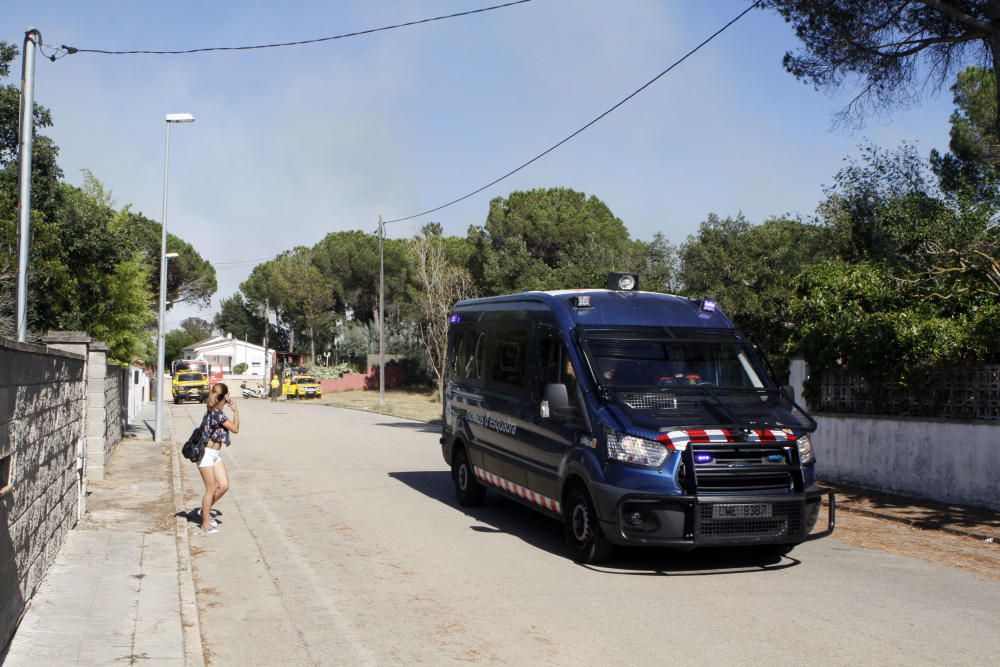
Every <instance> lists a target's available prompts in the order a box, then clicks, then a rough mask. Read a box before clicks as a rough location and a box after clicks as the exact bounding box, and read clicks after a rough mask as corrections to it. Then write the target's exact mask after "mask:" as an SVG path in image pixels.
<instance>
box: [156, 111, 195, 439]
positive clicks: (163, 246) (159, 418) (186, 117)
mask: <svg viewBox="0 0 1000 667" xmlns="http://www.w3.org/2000/svg"><path fill="white" fill-rule="evenodd" d="M164 120H166V125H167V132H166V139H165V142H164V150H163V218H162V219H161V220H160V321H159V326H158V328H159V332H158V335H157V338H156V372H157V373H158V374H159V379H158V381H157V383H156V423H155V427H154V438H155V442H157V443H160V442H163V384H164V383H163V371H164V368H163V364H164V362H165V356H166V340H165V339H164V333H163V320H164V316H165V313H166V310H167V262H168V261H169V259H170V257H171V256H173V257H176V256H177V254H176V253H170V254H167V174H168V173H169V171H170V126H171V125H173V124H174V123H193V122H194V116H192V115H191V114H189V113H168V114H167V115H166V116H165V118H164Z"/></svg>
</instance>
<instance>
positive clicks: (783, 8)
mask: <svg viewBox="0 0 1000 667" xmlns="http://www.w3.org/2000/svg"><path fill="white" fill-rule="evenodd" d="M762 6H763V7H765V8H771V9H774V10H777V11H778V13H779V14H781V16H783V17H784V18H785V20H786V21H788V22H789V23H791V24H792V27H793V28H794V29H795V34H796V35H797V36H798V38H799V39H800V40H801V41H802V45H803V51H802V52H800V53H798V54H792V53H786V54H785V59H784V66H785V69H786V70H788V71H789V72H790V73H791V74H793V75H794V76H795V77H796V78H798V79H801V80H803V81H805V82H807V83H810V84H813V85H814V86H816V87H817V88H825V89H829V90H837V89H839V88H841V87H842V86H843V85H844V84H845V82H847V81H849V80H851V79H856V80H858V81H859V82H860V85H861V90H860V92H859V93H858V95H857V96H856V97H855V98H854V100H853V101H852V102H851V103H850V105H849V106H848V108H847V109H845V110H844V113H845V114H846V115H848V116H851V115H854V116H855V117H856V115H857V114H865V113H868V112H871V111H876V110H879V109H887V108H892V107H896V106H905V105H908V104H910V103H912V102H913V101H914V100H915V99H917V98H918V97H919V95H920V93H922V92H924V91H925V90H926V89H927V88H931V89H936V88H938V87H941V86H943V85H944V84H945V83H947V82H948V81H950V80H951V78H952V77H953V76H954V75H955V74H956V72H957V71H958V70H959V69H961V68H962V67H964V66H965V65H967V64H969V63H970V62H978V63H987V66H988V67H989V68H990V69H991V70H993V72H994V75H995V74H996V72H997V68H998V67H1000V58H998V56H1000V11H998V9H997V3H996V1H995V0H912V1H906V0H892V1H890V2H887V1H885V0H825V1H824V2H816V1H815V0H765V1H764V2H763V3H762ZM995 109H996V103H995V102H994V117H993V121H992V125H993V127H994V128H1000V117H998V116H997V115H996V113H995ZM994 134H997V135H1000V131H997V132H994Z"/></svg>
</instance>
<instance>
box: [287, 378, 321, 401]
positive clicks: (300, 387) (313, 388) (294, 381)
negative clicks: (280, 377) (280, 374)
mask: <svg viewBox="0 0 1000 667" xmlns="http://www.w3.org/2000/svg"><path fill="white" fill-rule="evenodd" d="M282 393H283V394H284V395H285V396H287V397H288V398H319V397H320V396H322V395H323V389H322V388H321V387H320V385H319V380H317V379H316V376H315V375H309V374H307V373H301V374H297V375H291V376H289V377H287V378H285V383H284V385H282Z"/></svg>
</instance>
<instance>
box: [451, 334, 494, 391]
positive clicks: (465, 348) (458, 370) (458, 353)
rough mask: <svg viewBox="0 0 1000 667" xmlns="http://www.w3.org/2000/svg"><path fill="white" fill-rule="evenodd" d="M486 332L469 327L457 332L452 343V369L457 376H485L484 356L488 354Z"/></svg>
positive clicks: (479, 378)
mask: <svg viewBox="0 0 1000 667" xmlns="http://www.w3.org/2000/svg"><path fill="white" fill-rule="evenodd" d="M485 338H486V334H485V333H483V332H482V331H476V330H474V329H468V330H466V331H461V332H456V333H455V337H454V340H453V342H452V345H453V346H454V349H455V351H454V356H453V357H452V367H451V371H452V373H453V374H454V377H456V378H463V379H467V380H481V379H482V377H483V358H484V355H485V354H486V340H485Z"/></svg>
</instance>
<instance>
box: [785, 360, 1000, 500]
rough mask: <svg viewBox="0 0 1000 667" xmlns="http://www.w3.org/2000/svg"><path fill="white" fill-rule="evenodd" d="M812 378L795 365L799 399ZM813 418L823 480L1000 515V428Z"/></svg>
mask: <svg viewBox="0 0 1000 667" xmlns="http://www.w3.org/2000/svg"><path fill="white" fill-rule="evenodd" d="M808 375H809V369H808V367H807V366H806V364H805V362H804V361H803V360H801V359H795V360H793V361H792V365H791V373H790V380H791V383H792V386H793V387H794V388H795V393H796V397H797V399H798V398H799V397H801V396H802V383H803V382H804V381H805V380H806V378H807V377H808ZM800 404H801V405H805V403H804V402H802V403H800ZM812 415H813V417H814V418H815V419H816V423H817V424H818V428H817V429H816V432H815V433H814V434H813V435H812V436H811V439H812V443H813V448H814V450H815V451H816V459H817V463H816V466H817V474H818V475H819V478H820V479H823V480H826V481H830V482H844V483H849V484H856V485H858V486H863V487H866V488H870V489H876V490H878V491H885V492H888V493H897V494H901V495H906V496H911V497H916V498H926V499H929V500H937V501H940V502H944V503H955V504H961V505H974V506H978V507H988V508H990V509H995V510H1000V483H998V482H997V480H1000V423H997V422H989V421H976V420H965V421H958V420H949V419H925V418H916V417H891V416H885V417H881V416H873V415H848V414H835V413H828V412H827V413H824V412H814V413H812Z"/></svg>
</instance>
